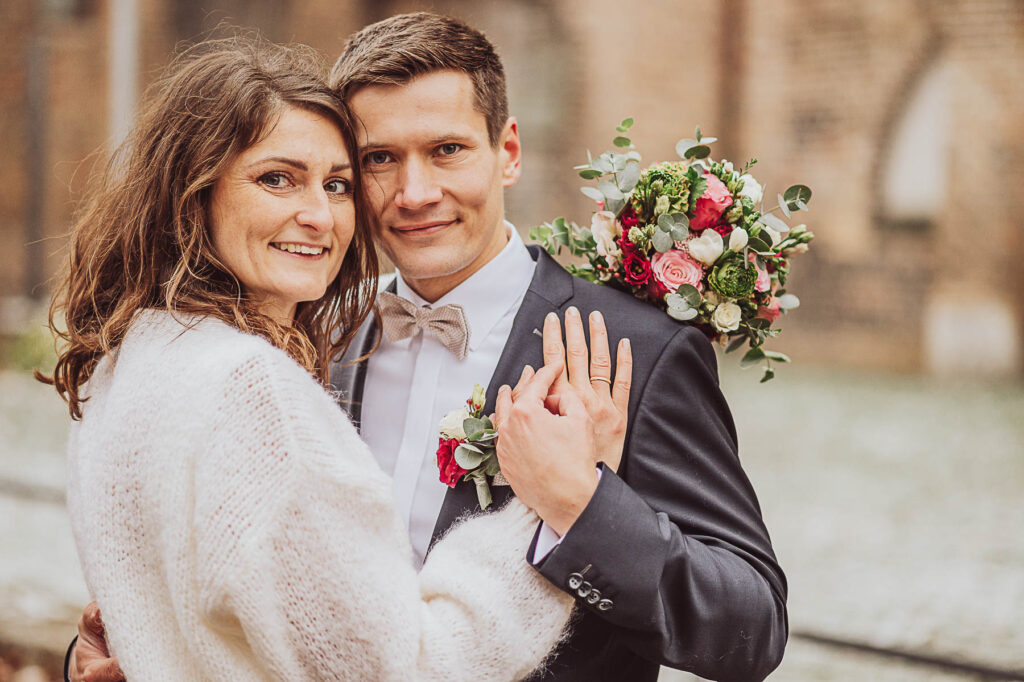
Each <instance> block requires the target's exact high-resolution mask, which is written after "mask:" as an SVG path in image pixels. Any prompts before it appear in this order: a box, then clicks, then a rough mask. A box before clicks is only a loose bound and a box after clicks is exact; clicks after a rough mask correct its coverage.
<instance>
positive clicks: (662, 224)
mask: <svg viewBox="0 0 1024 682" xmlns="http://www.w3.org/2000/svg"><path fill="white" fill-rule="evenodd" d="M675 225H676V222H675V221H674V220H672V216H670V215H669V214H668V213H662V214H661V215H660V216H658V229H659V230H660V231H662V232H671V231H672V228H673V227H675Z"/></svg>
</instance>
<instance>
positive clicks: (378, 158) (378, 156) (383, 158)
mask: <svg viewBox="0 0 1024 682" xmlns="http://www.w3.org/2000/svg"><path fill="white" fill-rule="evenodd" d="M390 160H391V155H390V154H388V153H387V152H370V153H369V154H367V155H366V162H367V163H372V164H381V163H387V162H388V161H390Z"/></svg>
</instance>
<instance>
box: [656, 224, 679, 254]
mask: <svg viewBox="0 0 1024 682" xmlns="http://www.w3.org/2000/svg"><path fill="white" fill-rule="evenodd" d="M651 243H652V244H654V248H655V249H657V250H658V252H659V253H665V252H666V251H669V250H671V249H672V247H673V246H675V240H674V239H672V235H670V234H669V233H668V232H662V231H661V230H657V231H655V233H654V236H653V237H651Z"/></svg>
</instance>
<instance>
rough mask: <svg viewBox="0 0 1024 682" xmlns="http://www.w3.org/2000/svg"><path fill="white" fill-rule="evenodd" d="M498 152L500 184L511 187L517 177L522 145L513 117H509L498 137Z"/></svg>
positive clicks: (521, 158)
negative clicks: (499, 158)
mask: <svg viewBox="0 0 1024 682" xmlns="http://www.w3.org/2000/svg"><path fill="white" fill-rule="evenodd" d="M498 148H499V153H500V154H501V157H502V168H501V186H502V187H511V186H512V185H514V184H516V181H517V180H518V179H519V172H520V164H521V163H522V160H523V147H522V145H521V144H520V142H519V124H517V123H516V119H515V118H514V117H511V116H510V117H509V119H508V121H506V122H505V128H504V129H503V130H502V131H501V137H500V138H498Z"/></svg>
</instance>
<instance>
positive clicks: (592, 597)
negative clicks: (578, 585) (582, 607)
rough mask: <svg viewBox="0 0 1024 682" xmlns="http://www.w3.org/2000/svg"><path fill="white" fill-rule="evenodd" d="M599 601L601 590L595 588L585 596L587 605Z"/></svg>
mask: <svg viewBox="0 0 1024 682" xmlns="http://www.w3.org/2000/svg"><path fill="white" fill-rule="evenodd" d="M580 596H583V595H580ZM600 600H601V590H599V589H597V588H594V589H593V590H591V591H590V594H589V595H587V603H588V604H596V603H597V602H598V601H600Z"/></svg>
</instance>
